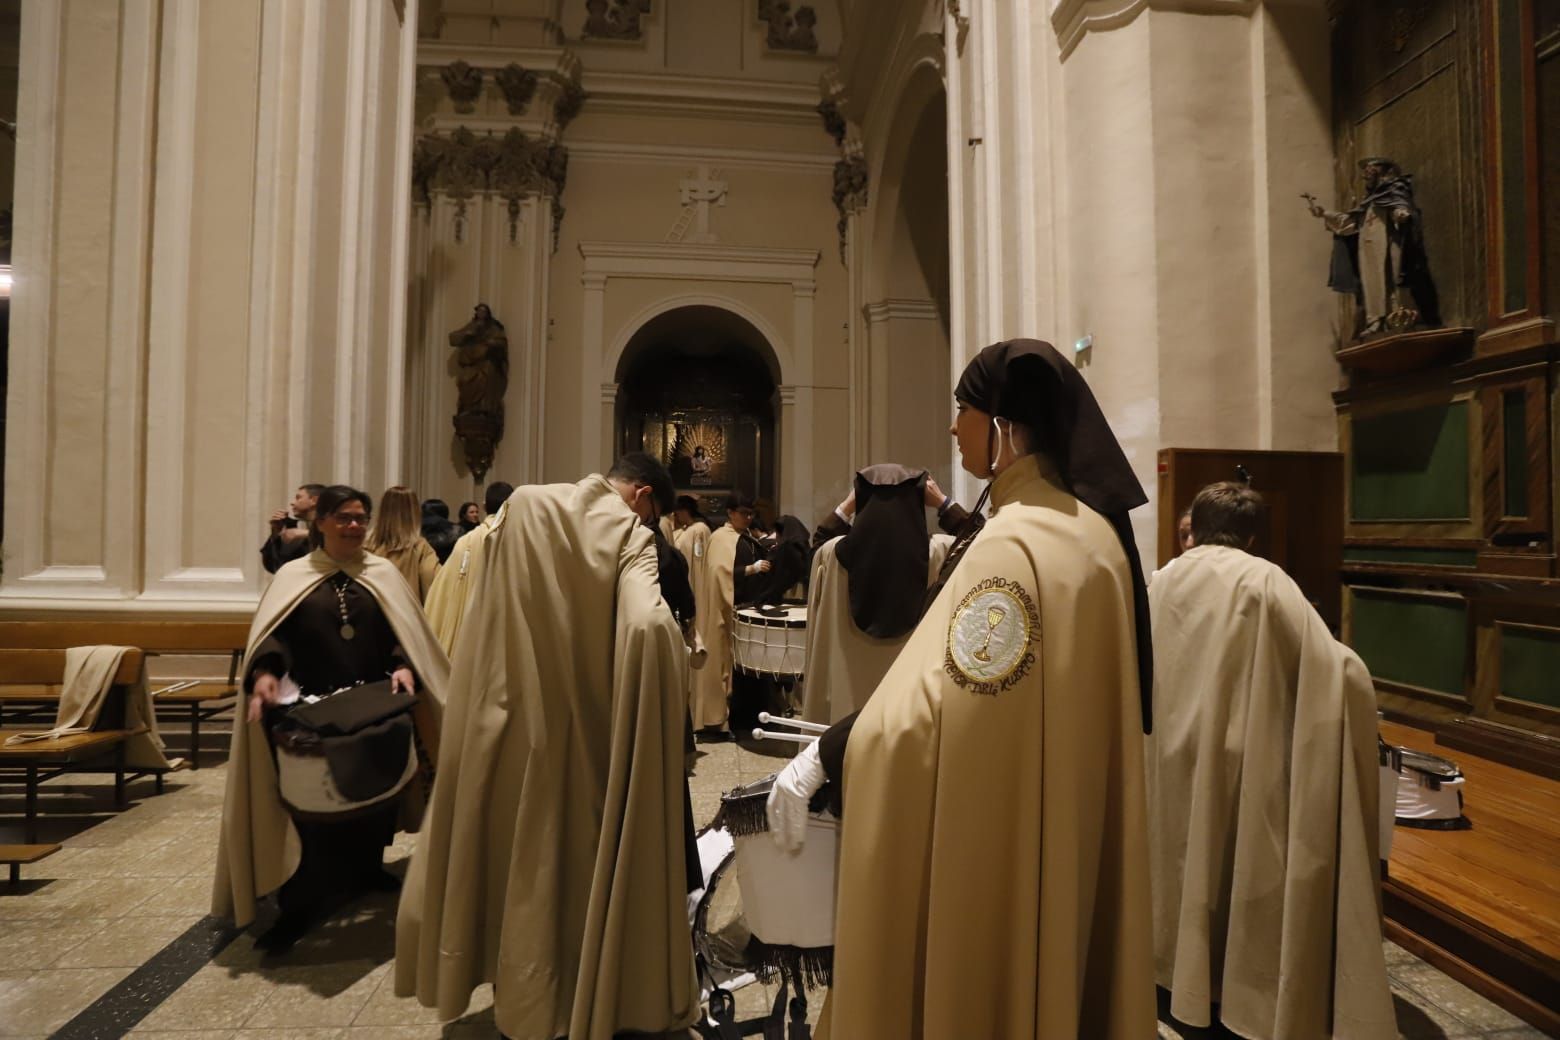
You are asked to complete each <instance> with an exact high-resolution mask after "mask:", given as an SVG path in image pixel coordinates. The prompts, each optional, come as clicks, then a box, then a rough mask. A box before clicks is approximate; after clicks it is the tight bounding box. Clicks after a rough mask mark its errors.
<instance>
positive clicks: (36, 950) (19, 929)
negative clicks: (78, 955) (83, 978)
mask: <svg viewBox="0 0 1560 1040" xmlns="http://www.w3.org/2000/svg"><path fill="white" fill-rule="evenodd" d="M108 923H109V922H108V919H107V918H100V917H82V918H73V919H69V920H63V921H62V920H56V919H54V918H43V919H39V920H17V921H6V922H5V923H4V924H0V972H21V973H25V974H29V975H30V974H32V973H33V972H34V971H37V970H39V969H42V968H48V967H51V966H53V965H56V964H57V963H58V962H59V960H60V959H61V958H62V957H65V956H68V955H69V954H70V953H71V952H72V951H73V950H75V948H76V947H77V946H79V945H80V944H82V943H84V942H86V941H87V940H89V939H91V938H92V937H93V936H95V935H97V934H99V933H100V932H102V931H103V929H105V928H106V927H107V926H108ZM137 963H140V962H139V961H138V962H137ZM74 966H75V967H79V968H88V967H109V965H97V964H77V965H74Z"/></svg>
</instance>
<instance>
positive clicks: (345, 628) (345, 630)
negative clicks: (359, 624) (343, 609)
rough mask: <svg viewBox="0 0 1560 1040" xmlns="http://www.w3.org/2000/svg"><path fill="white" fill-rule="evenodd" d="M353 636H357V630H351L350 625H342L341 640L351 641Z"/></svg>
mask: <svg viewBox="0 0 1560 1040" xmlns="http://www.w3.org/2000/svg"><path fill="white" fill-rule="evenodd" d="M355 635H357V629H355V628H353V627H352V626H351V625H342V626H341V638H342V639H351V638H352V637H353V636H355Z"/></svg>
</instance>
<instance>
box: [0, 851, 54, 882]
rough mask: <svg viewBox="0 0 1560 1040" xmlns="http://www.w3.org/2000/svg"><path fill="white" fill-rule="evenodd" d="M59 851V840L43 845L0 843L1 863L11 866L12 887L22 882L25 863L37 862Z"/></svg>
mask: <svg viewBox="0 0 1560 1040" xmlns="http://www.w3.org/2000/svg"><path fill="white" fill-rule="evenodd" d="M58 851H60V845H59V843H58V842H47V843H45V844H42V845H0V863H5V864H7V865H9V866H10V868H11V887H12V888H15V887H16V886H17V885H20V884H21V883H22V867H23V866H24V865H25V864H28V863H36V862H38V861H39V860H40V859H46V858H48V857H49V856H52V855H54V854H55V853H56V852H58Z"/></svg>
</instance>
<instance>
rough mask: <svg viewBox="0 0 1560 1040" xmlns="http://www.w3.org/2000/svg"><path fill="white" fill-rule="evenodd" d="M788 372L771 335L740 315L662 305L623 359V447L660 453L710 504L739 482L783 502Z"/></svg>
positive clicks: (619, 407)
mask: <svg viewBox="0 0 1560 1040" xmlns="http://www.w3.org/2000/svg"><path fill="white" fill-rule="evenodd" d="M779 375H780V371H779V363H778V361H777V360H776V358H775V354H774V350H773V349H772V348H771V347H770V344H769V342H768V341H767V340H766V339H765V338H764V335H763V333H761V332H760V331H759V330H758V329H757V328H756V327H755V326H754V325H753V324H752V323H751V322H749V321H748V320H747V319H746V318H743V317H742V316H741V315H739V314H735V313H733V312H732V311H729V310H726V309H724V308H722V307H715V306H708V305H703V304H696V305H689V306H684V307H677V308H674V309H672V310H668V311H665V312H664V313H661V314H658V315H656V316H655V317H653V318H651V319H650V320H649V321H647V322H645V323H644V324H643V325H642V326H640V327H639V329H638V330H636V331H635V332H634V334H633V336H632V337H631V338H630V339H629V341H628V345H627V346H626V347H625V348H624V349H623V353H622V355H621V357H620V358H619V360H618V367H617V384H618V392H617V404H616V421H615V423H614V425H615V428H616V436H615V443H616V444H617V446H618V450H619V451H645V452H648V453H650V454H651V455H653V456H655V457H656V458H658V459H660V460H661V461H662V462H664V463H665V464H666V466H667V468H668V469H669V470H670V471H671V474H672V480H673V481H674V482H675V483H676V484H677V489H678V492H679V493H682V494H691V495H694V496H695V497H697V498H698V499H699V500H700V502H701V505H702V506H703V507H704V508H705V510H706V511H707V512H709V511H715V512H718V511H719V509H720V508H721V505H722V503H723V501H724V499H725V497H726V496H727V495H728V494H730V493H731V492H732V491H733V490H739V491H743V492H746V493H747V494H750V495H753V496H755V497H757V498H759V499H761V500H762V499H767V500H768V501H770V502H774V501H775V491H776V486H777V482H776V452H775V443H776V441H775V425H776V424H775V413H776V405H777V400H778V394H777V392H776V388H777V385H778V383H779Z"/></svg>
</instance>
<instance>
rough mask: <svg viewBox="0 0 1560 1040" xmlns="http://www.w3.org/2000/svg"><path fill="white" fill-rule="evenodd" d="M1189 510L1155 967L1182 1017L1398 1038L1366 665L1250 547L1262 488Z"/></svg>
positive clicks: (1252, 1031) (1211, 498) (1160, 831)
mask: <svg viewBox="0 0 1560 1040" xmlns="http://www.w3.org/2000/svg"><path fill="white" fill-rule="evenodd" d="M1192 509H1193V512H1192V518H1193V519H1192V523H1193V531H1194V538H1195V539H1196V540H1197V543H1198V544H1197V545H1196V546H1195V547H1194V548H1192V549H1189V550H1187V552H1186V553H1185V554H1184V555H1182V556H1180V557H1179V558H1178V559H1177V561H1176V565H1175V567H1174V568H1171V569H1169V570H1165V571H1161V572H1160V576H1159V579H1158V580H1157V581H1155V582H1154V587H1153V604H1154V643H1155V649H1156V650H1157V651H1158V654H1159V669H1158V674H1157V676H1156V682H1155V686H1154V712H1155V716H1156V718H1157V720H1158V723H1157V725H1156V727H1155V732H1154V734H1153V736H1152V737H1151V738H1150V739H1149V741H1148V749H1147V753H1148V765H1147V772H1148V796H1149V809H1150V812H1149V821H1150V830H1149V849H1150V852H1151V855H1152V858H1153V869H1154V950H1155V961H1156V969H1157V975H1158V982H1159V984H1160V985H1162V986H1164V987H1165V988H1166V989H1168V990H1169V991H1170V997H1171V999H1170V1013H1171V1014H1172V1015H1174V1016H1175V1017H1176V1018H1177V1019H1178V1020H1180V1021H1182V1022H1185V1023H1187V1024H1189V1025H1194V1026H1202V1027H1207V1026H1209V1025H1210V1024H1211V1023H1212V1021H1213V1020H1214V1019H1215V1018H1217V1019H1218V1021H1220V1022H1221V1023H1222V1024H1223V1025H1224V1027H1225V1028H1227V1029H1230V1030H1233V1031H1234V1032H1235V1033H1237V1034H1239V1035H1240V1036H1243V1037H1250V1038H1253V1040H1277V1038H1283V1040H1327V1038H1332V1037H1336V1038H1338V1040H1374V1038H1376V1037H1392V1036H1396V1035H1397V1029H1396V1025H1395V1024H1394V1016H1393V1010H1392V996H1391V993H1390V992H1389V990H1388V984H1387V969H1386V963H1385V961H1384V959H1383V955H1382V949H1381V907H1380V902H1379V892H1380V887H1379V885H1380V879H1379V877H1378V871H1377V845H1378V843H1379V836H1378V830H1377V818H1376V808H1377V805H1376V803H1377V798H1378V797H1379V786H1380V784H1379V781H1378V779H1377V768H1378V767H1377V758H1376V692H1375V688H1374V687H1373V685H1372V683H1371V678H1370V673H1369V672H1368V671H1367V670H1366V668H1365V665H1364V664H1363V663H1361V661H1360V659H1359V658H1358V657H1357V656H1356V655H1355V654H1354V651H1352V650H1350V649H1349V648H1348V647H1346V646H1344V645H1343V644H1341V643H1339V642H1338V641H1337V640H1335V639H1333V637H1332V634H1331V633H1329V632H1328V630H1327V625H1326V623H1325V622H1323V621H1322V619H1321V617H1320V615H1318V614H1317V613H1316V610H1315V609H1314V608H1313V607H1312V606H1311V605H1310V603H1308V602H1307V601H1306V598H1305V594H1304V593H1303V592H1301V591H1300V588H1299V586H1297V585H1296V584H1295V583H1294V581H1293V580H1292V579H1291V578H1290V577H1289V576H1288V575H1287V574H1285V573H1284V572H1283V571H1282V570H1280V569H1279V568H1278V567H1277V566H1275V565H1274V564H1272V563H1270V562H1268V561H1267V560H1264V559H1261V558H1259V557H1256V556H1253V555H1251V554H1249V553H1247V552H1245V551H1244V548H1243V547H1244V546H1245V545H1246V544H1247V542H1248V538H1249V536H1250V535H1251V534H1252V533H1254V532H1255V529H1256V517H1257V515H1258V512H1259V509H1260V500H1259V499H1257V497H1256V495H1255V493H1254V492H1251V491H1250V490H1249V489H1246V488H1244V487H1240V486H1237V485H1233V484H1223V485H1218V484H1216V485H1213V486H1211V487H1208V488H1205V489H1203V491H1202V492H1201V493H1200V494H1198V496H1197V500H1196V503H1195V504H1194V505H1193V507H1192ZM1221 514H1222V515H1225V516H1228V517H1230V518H1231V520H1230V522H1229V523H1227V524H1223V525H1219V524H1217V518H1218V517H1219V516H1220V515H1221ZM1243 514H1244V515H1246V516H1249V522H1248V523H1242V520H1241V518H1242V515H1243ZM1232 527H1238V528H1243V529H1242V530H1239V531H1238V533H1234V534H1232V532H1231V531H1230V528H1232ZM1221 543H1222V544H1221ZM1214 1005H1218V1008H1217V1014H1216V1015H1215V1011H1214Z"/></svg>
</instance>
